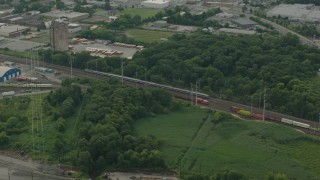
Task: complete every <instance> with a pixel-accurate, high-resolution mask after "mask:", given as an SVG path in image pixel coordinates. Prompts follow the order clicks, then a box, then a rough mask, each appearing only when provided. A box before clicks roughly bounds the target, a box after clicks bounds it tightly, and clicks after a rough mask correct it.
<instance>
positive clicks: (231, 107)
mask: <svg viewBox="0 0 320 180" xmlns="http://www.w3.org/2000/svg"><path fill="white" fill-rule="evenodd" d="M239 110H241V108H238V107H236V106H230V111H232V112H238V111H239Z"/></svg>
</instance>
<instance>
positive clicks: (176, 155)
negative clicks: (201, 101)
mask: <svg viewBox="0 0 320 180" xmlns="http://www.w3.org/2000/svg"><path fill="white" fill-rule="evenodd" d="M134 127H135V129H136V131H135V134H137V135H140V136H141V135H152V136H155V137H156V138H157V139H159V140H161V141H163V143H162V144H163V145H161V148H160V150H161V151H162V152H163V157H164V159H165V162H166V163H167V164H168V166H169V167H170V168H173V169H176V170H177V171H178V172H180V174H181V175H182V176H183V179H209V177H211V179H218V178H215V177H217V176H218V175H220V177H228V176H230V177H238V178H235V179H274V178H275V177H277V178H280V177H281V178H280V179H288V178H286V176H288V177H289V178H290V179H291V178H295V179H318V178H319V177H320V173H319V172H320V171H319V167H320V166H319V165H320V164H319V160H320V159H319V157H318V156H317V149H319V148H320V141H319V140H317V139H315V138H311V137H309V136H307V135H304V134H302V133H300V132H298V131H296V130H293V129H291V128H288V127H285V126H282V125H276V124H266V123H261V122H250V121H244V120H240V119H237V118H235V117H233V116H231V115H229V114H226V113H222V112H213V113H211V112H207V111H206V110H199V109H194V108H193V107H185V108H183V109H182V110H181V111H179V112H175V113H171V114H168V115H159V116H156V117H148V118H144V119H141V120H138V121H137V122H136V124H135V126H134ZM285 174H286V175H285Z"/></svg>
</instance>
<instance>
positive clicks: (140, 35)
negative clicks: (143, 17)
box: [126, 29, 175, 43]
mask: <svg viewBox="0 0 320 180" xmlns="http://www.w3.org/2000/svg"><path fill="white" fill-rule="evenodd" d="M126 34H127V35H128V36H129V37H132V38H134V39H135V40H137V41H142V42H145V43H151V42H155V41H160V38H168V37H170V36H172V35H173V34H175V33H173V32H167V31H155V30H146V29H128V30H126Z"/></svg>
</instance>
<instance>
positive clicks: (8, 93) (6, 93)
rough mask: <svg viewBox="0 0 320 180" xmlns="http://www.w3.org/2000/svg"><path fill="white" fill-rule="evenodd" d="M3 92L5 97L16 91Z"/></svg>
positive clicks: (12, 94)
mask: <svg viewBox="0 0 320 180" xmlns="http://www.w3.org/2000/svg"><path fill="white" fill-rule="evenodd" d="M1 94H2V96H3V97H6V96H14V91H8V92H3V93H1Z"/></svg>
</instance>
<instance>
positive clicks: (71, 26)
mask: <svg viewBox="0 0 320 180" xmlns="http://www.w3.org/2000/svg"><path fill="white" fill-rule="evenodd" d="M68 28H69V30H68V32H69V33H76V32H79V31H81V26H80V24H75V23H70V24H68Z"/></svg>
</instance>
